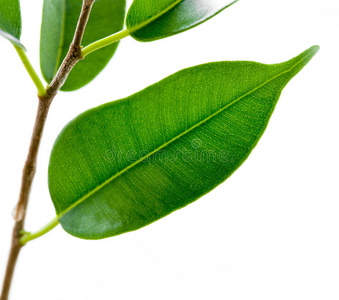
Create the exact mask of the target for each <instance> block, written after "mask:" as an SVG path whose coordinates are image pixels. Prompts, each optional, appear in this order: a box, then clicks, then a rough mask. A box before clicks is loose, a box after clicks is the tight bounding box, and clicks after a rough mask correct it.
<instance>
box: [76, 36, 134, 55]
mask: <svg viewBox="0 0 339 300" xmlns="http://www.w3.org/2000/svg"><path fill="white" fill-rule="evenodd" d="M129 35H130V32H129V30H127V29H125V30H122V31H119V32H117V33H114V34H112V35H110V36H108V37H105V38H103V39H101V40H98V41H96V42H94V43H92V44H90V45H88V46H86V47H85V48H83V49H82V50H81V55H82V57H86V56H87V55H88V54H90V53H92V52H94V51H96V50H99V49H101V48H104V47H106V46H109V45H111V44H114V43H116V42H118V41H120V40H122V39H123V38H125V37H128V36H129Z"/></svg>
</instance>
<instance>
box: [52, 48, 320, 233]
mask: <svg viewBox="0 0 339 300" xmlns="http://www.w3.org/2000/svg"><path fill="white" fill-rule="evenodd" d="M317 51H318V47H313V48H310V49H309V50H307V51H306V52H304V53H302V54H300V55H299V56H298V57H296V58H294V59H292V60H290V61H288V62H285V63H282V64H275V65H265V64H259V63H254V62H216V63H210V64H205V65H201V66H197V67H193V68H189V69H186V70H183V71H180V72H178V73H176V74H174V75H172V76H170V77H168V78H166V79H164V80H162V81H160V82H159V83H157V84H154V85H152V86H150V87H148V88H146V89H145V90H143V91H141V92H139V93H137V94H135V95H132V96H130V97H128V98H126V99H123V100H119V101H115V102H111V103H108V104H106V105H102V106H99V107H97V108H94V109H91V110H89V111H87V112H85V113H83V114H81V115H80V116H78V117H77V118H76V119H74V120H73V121H71V122H70V123H69V124H68V125H67V126H66V127H65V128H64V130H63V131H62V132H61V134H60V135H59V137H58V139H57V141H56V143H55V145H54V148H53V151H52V154H51V158H50V166H49V188H50V194H51V197H52V200H53V203H54V206H55V208H56V212H57V215H58V218H59V221H60V223H61V225H62V226H63V228H64V229H65V230H66V231H67V232H69V233H70V234H72V235H74V236H77V237H81V238H85V239H99V238H105V237H109V236H114V235H118V234H121V233H124V232H128V231H132V230H136V229H138V228H141V227H143V226H145V225H148V224H150V223H152V222H154V221H156V220H158V219H159V218H162V217H164V216H166V215H168V214H169V213H171V212H173V211H175V210H177V209H179V208H182V207H184V206H186V205H187V204H189V203H191V202H193V201H195V200H196V199H198V198H199V197H201V196H203V195H204V194H206V193H208V192H209V191H210V190H212V189H213V188H215V187H216V186H217V185H219V184H220V183H222V182H223V181H224V180H226V179H227V178H228V177H229V176H230V175H231V174H232V173H233V172H234V171H235V170H236V169H237V168H238V167H239V166H240V165H241V164H242V163H243V162H244V161H245V159H246V158H247V157H248V155H249V154H250V153H251V151H252V150H253V148H254V147H255V145H256V144H257V142H258V140H259V139H260V137H261V135H262V134H263V132H264V130H265V128H266V126H267V124H268V121H269V119H270V117H271V114H272V112H273V110H274V107H275V105H276V103H277V101H278V98H279V96H280V93H281V91H282V89H283V87H284V86H285V85H286V84H287V83H288V81H289V80H290V79H291V78H292V77H293V76H294V75H296V74H297V73H298V72H299V71H300V70H301V69H302V68H303V67H304V66H305V65H306V64H307V63H308V61H309V60H310V59H311V58H312V57H313V55H314V54H315V53H316V52H317Z"/></svg>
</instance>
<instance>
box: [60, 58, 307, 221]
mask: <svg viewBox="0 0 339 300" xmlns="http://www.w3.org/2000/svg"><path fill="white" fill-rule="evenodd" d="M312 55H313V53H312V52H311V53H310V54H308V55H307V56H305V57H303V58H302V59H301V60H300V61H298V62H297V63H296V64H294V65H293V66H292V67H291V68H289V69H288V70H286V71H283V72H281V73H279V74H277V75H275V76H273V77H272V78H270V79H268V80H266V81H265V82H263V83H262V84H260V85H259V86H257V87H256V88H254V89H252V90H250V91H249V92H247V93H245V94H244V95H242V96H240V97H238V98H237V99H235V100H233V101H232V102H230V103H228V104H227V105H225V106H224V107H222V108H221V109H219V110H218V111H216V112H215V113H213V114H211V115H210V116H209V117H207V118H205V119H204V120H202V121H200V122H199V123H197V124H195V125H193V126H192V127H190V128H189V129H187V130H186V131H184V132H183V133H181V134H179V135H177V136H175V137H174V138H173V139H171V140H170V141H168V142H166V143H164V144H163V145H161V146H160V147H158V148H156V149H155V150H153V151H152V152H150V153H148V154H147V155H145V156H144V157H142V158H140V159H139V160H137V161H136V162H134V163H133V164H131V165H129V166H127V167H126V168H124V169H123V170H121V171H120V172H118V173H116V174H115V175H113V176H112V177H110V178H109V179H107V180H106V181H105V182H103V183H102V184H100V185H98V186H97V187H96V188H95V189H93V190H92V191H90V192H89V193H87V194H86V195H84V196H83V197H81V198H80V199H79V200H77V201H76V202H74V203H73V204H72V205H71V206H69V207H68V208H67V209H66V210H64V211H63V212H61V213H60V214H57V217H58V218H61V217H62V216H63V215H65V214H66V213H67V212H69V211H70V210H72V209H73V208H75V207H76V206H78V205H80V204H81V203H82V202H84V201H85V200H86V199H88V198H89V197H91V196H92V195H94V194H95V193H96V192H97V191H99V190H100V189H101V188H103V187H104V186H106V185H107V184H109V183H111V182H112V181H113V180H115V179H116V178H118V177H120V175H122V174H124V173H126V172H127V171H129V170H130V169H132V168H133V167H134V166H136V165H138V164H139V163H141V162H142V161H144V160H145V159H147V158H148V157H150V156H151V155H153V154H155V153H156V152H158V151H160V150H161V149H163V148H165V147H166V146H168V145H170V144H171V143H173V142H175V141H177V140H178V139H179V138H181V137H182V136H184V135H186V134H188V133H189V132H191V131H192V130H194V129H196V128H197V127H199V126H201V125H202V124H204V123H206V122H207V121H209V120H210V119H212V118H214V117H215V116H217V115H218V114H220V113H222V112H223V111H224V110H226V109H227V108H229V107H230V106H232V105H234V104H235V103H237V102H239V101H240V100H242V99H243V98H245V97H247V96H249V95H251V94H252V93H254V92H256V91H257V90H259V89H261V88H262V87H264V86H265V85H267V84H268V83H270V82H271V81H273V80H275V79H277V78H278V77H280V76H282V75H284V74H286V73H289V72H291V71H292V70H293V69H294V68H295V67H297V66H298V65H299V64H300V63H302V62H303V61H304V60H306V59H307V58H308V57H310V56H312Z"/></svg>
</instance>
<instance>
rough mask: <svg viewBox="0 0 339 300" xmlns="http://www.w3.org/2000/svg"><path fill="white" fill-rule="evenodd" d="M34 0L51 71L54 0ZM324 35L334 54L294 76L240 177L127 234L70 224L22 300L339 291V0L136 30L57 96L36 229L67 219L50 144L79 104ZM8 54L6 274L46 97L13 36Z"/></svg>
mask: <svg viewBox="0 0 339 300" xmlns="http://www.w3.org/2000/svg"><path fill="white" fill-rule="evenodd" d="M21 2H22V14H23V34H22V42H23V43H24V44H25V45H26V47H27V49H28V56H29V58H30V59H31V61H32V63H33V65H34V66H36V69H38V67H39V32H40V19H41V10H42V0H39V1H38V0H36V1H21ZM130 2H131V1H129V3H130ZM314 44H319V45H320V46H321V50H320V52H319V53H318V54H317V56H316V57H315V58H314V59H313V60H312V61H311V62H310V63H309V65H307V66H306V67H305V69H304V70H303V71H302V72H301V73H300V74H298V75H297V76H296V77H295V78H294V79H293V80H292V81H291V82H290V83H289V84H288V86H287V87H286V88H285V90H284V91H283V93H282V96H281V98H280V101H279V103H278V106H277V108H276V111H275V113H274V115H273V117H272V119H271V122H270V124H269V126H268V129H267V130H266V133H265V134H264V136H263V138H262V139H261V141H260V142H259V144H258V146H257V147H256V148H255V150H254V151H253V153H252V154H251V156H250V157H249V159H248V160H247V161H246V162H245V163H244V164H243V166H242V167H241V168H240V169H239V170H238V171H237V172H236V173H235V174H234V175H233V176H232V177H231V178H230V179H229V180H227V181H226V182H225V183H223V184H222V185H221V186H219V187H218V188H216V189H215V190H214V191H212V192H211V193H210V194H208V195H207V196H205V197H203V198H202V199H200V200H198V201H197V202H195V203H194V204H191V205H190V206H188V207H187V208H185V209H182V210H180V211H178V212H175V213H173V214H172V215H170V216H168V217H166V218H164V219H162V220H160V221H158V222H156V223H154V224H152V225H150V226H148V227H146V228H143V229H141V230H139V231H136V232H133V233H128V234H124V235H121V236H118V237H115V238H109V239H106V240H101V241H84V240H80V239H77V238H74V237H71V236H70V235H68V234H67V233H65V232H64V231H63V230H62V228H61V227H60V226H59V227H57V228H56V229H55V230H53V231H52V232H50V233H49V234H47V235H46V236H43V237H41V238H40V239H38V240H36V241H34V242H32V243H30V244H28V245H27V247H25V248H24V249H23V251H22V253H21V256H20V259H19V262H18V266H17V269H16V273H15V278H14V282H13V287H12V288H13V289H12V295H11V296H12V297H11V299H12V300H22V299H24V300H40V299H44V300H45V299H49V300H66V299H67V300H68V299H75V300H78V299H81V300H90V299H91V300H92V299H100V300H108V299H110V300H111V299H112V300H113V299H114V300H115V299H117V300H118V299H119V300H131V299H147V300H159V299H163V300H169V299H171V300H172V299H176V300H184V299H185V300H186V299H213V300H220V299H228V300H248V299H260V300H272V299H274V300H280V299H281V300H286V299H289V300H300V299H308V300H313V299H326V300H334V299H336V300H337V299H339V289H338V282H339V255H338V253H339V191H338V186H339V183H338V182H339V174H338V169H339V142H338V129H339V117H338V115H339V99H338V98H339V97H338V85H339V75H338V70H339V62H338V57H339V5H338V1H337V0H284V1H283V0H275V1H272V0H256V1H254V0H241V1H240V2H238V3H237V4H235V5H234V6H233V7H231V8H229V9H227V10H226V11H224V12H223V13H221V14H219V15H218V16H216V17H215V18H213V19H211V20H209V21H208V22H206V23H204V24H202V25H200V26H198V27H196V28H194V29H192V30H190V31H187V32H185V33H182V34H180V35H177V36H174V37H171V38H167V39H164V40H161V41H157V42H152V43H138V42H136V41H134V40H133V39H131V38H127V39H125V40H124V41H123V42H122V43H121V44H120V46H119V49H118V51H117V53H116V55H115V57H114V58H113V60H112V61H111V63H110V64H109V66H108V67H107V68H106V69H105V70H104V71H103V72H102V73H101V74H100V76H99V77H98V78H97V79H96V80H94V81H93V82H92V83H91V84H90V85H88V86H87V87H85V88H83V89H81V90H79V91H77V92H73V93H60V94H59V95H58V97H57V98H56V99H55V102H54V103H53V106H52V109H51V112H50V116H49V120H48V122H47V126H46V130H45V134H44V139H43V142H42V147H41V152H40V156H39V165H38V172H37V175H36V179H35V182H34V186H33V191H32V195H31V201H30V205H29V212H28V218H27V230H33V231H35V230H36V229H38V228H40V227H41V226H42V225H44V224H45V223H47V222H48V221H49V220H50V219H52V218H53V217H54V208H53V205H52V202H51V200H50V196H49V192H48V188H47V166H48V160H49V153H50V151H51V148H52V145H53V142H54V140H55V138H56V136H57V134H58V133H59V132H60V130H61V129H62V128H63V126H64V125H65V124H66V123H67V122H68V121H70V120H71V119H72V118H74V117H75V116H76V115H78V114H79V113H81V112H83V111H84V110H86V109H88V108H91V107H94V106H97V105H99V104H102V103H105V102H108V101H112V100H115V99H119V98H122V97H125V96H128V95H130V94H132V93H134V92H137V91H139V90H141V89H143V88H145V87H146V86H148V85H150V84H152V83H154V82H156V81H158V80H160V79H162V78H164V77H166V76H168V75H170V74H172V73H174V72H176V71H178V70H180V69H182V68H184V67H188V66H193V65H197V64H201V63H205V62H209V61H219V60H253V61H258V62H264V63H277V62H282V61H285V60H288V59H290V58H292V57H294V56H296V55H297V54H299V53H300V52H302V51H304V50H305V49H307V48H308V47H310V46H312V45H314ZM0 53H1V56H0V66H1V67H0V87H1V88H0V102H1V104H0V105H1V108H0V143H1V147H0V151H1V155H0V166H1V167H0V185H1V198H0V279H1V280H2V276H3V270H4V268H5V263H6V260H7V254H8V249H9V242H10V234H11V228H12V225H13V220H12V218H11V211H12V208H13V207H14V205H15V203H16V201H17V198H18V190H19V186H20V177H21V169H22V166H23V164H24V160H25V156H26V153H27V148H28V143H29V139H30V135H31V131H32V126H33V121H34V118H35V110H36V105H37V99H36V97H35V94H36V91H35V88H34V86H33V84H32V82H31V81H30V78H29V77H28V75H27V74H26V73H25V71H24V68H23V66H22V64H21V62H20V60H19V59H18V57H17V56H16V54H15V52H14V49H13V48H12V46H11V45H10V44H9V43H8V42H7V41H6V40H5V39H1V40H0Z"/></svg>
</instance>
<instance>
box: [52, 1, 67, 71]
mask: <svg viewBox="0 0 339 300" xmlns="http://www.w3.org/2000/svg"><path fill="white" fill-rule="evenodd" d="M61 5H62V16H61V29H60V32H61V33H60V41H59V46H58V53H57V57H56V60H55V67H54V73H53V76H54V75H55V74H56V73H57V72H58V69H59V66H60V64H61V59H62V57H61V55H62V48H63V46H64V42H65V27H66V0H62V4H61Z"/></svg>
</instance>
